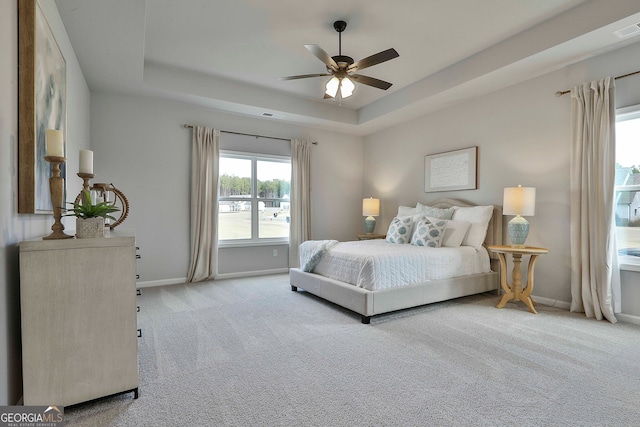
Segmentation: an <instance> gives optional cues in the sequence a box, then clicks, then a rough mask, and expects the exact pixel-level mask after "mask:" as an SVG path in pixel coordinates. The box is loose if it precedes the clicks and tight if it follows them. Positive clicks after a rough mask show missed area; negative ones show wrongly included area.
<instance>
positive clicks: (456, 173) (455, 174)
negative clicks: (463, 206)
mask: <svg viewBox="0 0 640 427" xmlns="http://www.w3.org/2000/svg"><path fill="white" fill-rule="evenodd" d="M477 175H478V147H470V148H463V149H461V150H454V151H447V152H445V153H437V154H427V155H426V156H425V157H424V191H425V193H434V192H437V191H456V190H475V189H477V188H478V186H477V177H478V176H477Z"/></svg>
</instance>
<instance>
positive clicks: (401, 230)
mask: <svg viewBox="0 0 640 427" xmlns="http://www.w3.org/2000/svg"><path fill="white" fill-rule="evenodd" d="M412 230H413V221H412V219H411V217H410V216H407V217H404V218H399V217H395V218H393V219H392V220H391V224H389V230H388V231H387V242H389V243H399V244H402V245H406V244H407V243H409V241H410V240H411V231H412Z"/></svg>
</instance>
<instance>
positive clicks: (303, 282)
mask: <svg viewBox="0 0 640 427" xmlns="http://www.w3.org/2000/svg"><path fill="white" fill-rule="evenodd" d="M498 277H499V275H498V273H497V272H493V271H492V272H490V273H482V274H473V275H469V276H463V277H456V278H453V279H443V280H432V281H429V282H425V283H419V284H416V285H411V286H403V287H399V288H391V289H381V290H378V291H369V290H367V289H363V288H359V287H357V286H354V285H350V284H347V283H344V282H339V281H337V280H333V279H330V278H327V277H324V276H320V275H319V274H314V273H306V272H303V271H302V270H300V269H298V268H292V269H291V270H290V272H289V281H290V284H291V290H292V291H297V290H298V288H301V289H304V290H305V291H306V292H309V293H311V294H314V295H316V296H319V297H320V298H323V299H325V300H327V301H330V302H332V303H334V304H337V305H339V306H342V307H344V308H346V309H349V310H351V311H354V312H356V313H358V314H360V315H361V316H362V323H364V324H369V323H370V322H371V317H372V316H375V315H378V314H383V313H389V312H392V311H397V310H402V309H405V308H411V307H418V306H421V305H425V304H431V303H434V302H440V301H445V300H450V299H453V298H459V297H463V296H467V295H475V294H479V293H483V292H489V291H497V290H498V289H499V280H498Z"/></svg>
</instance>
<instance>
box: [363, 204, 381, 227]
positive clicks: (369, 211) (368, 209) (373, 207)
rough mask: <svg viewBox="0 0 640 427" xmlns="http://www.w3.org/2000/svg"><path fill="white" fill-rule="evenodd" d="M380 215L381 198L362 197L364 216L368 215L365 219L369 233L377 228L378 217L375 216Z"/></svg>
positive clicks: (365, 225)
mask: <svg viewBox="0 0 640 427" xmlns="http://www.w3.org/2000/svg"><path fill="white" fill-rule="evenodd" d="M378 215H380V199H374V198H373V197H369V198H368V199H362V216H366V217H367V218H365V220H364V231H365V232H366V233H367V234H371V233H373V230H374V228H376V219H375V218H374V216H378Z"/></svg>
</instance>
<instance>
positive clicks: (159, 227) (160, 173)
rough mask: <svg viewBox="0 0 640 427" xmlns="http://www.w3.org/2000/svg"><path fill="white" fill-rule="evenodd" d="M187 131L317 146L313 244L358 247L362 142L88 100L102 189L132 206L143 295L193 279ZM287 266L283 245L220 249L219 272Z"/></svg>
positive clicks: (158, 105)
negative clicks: (107, 185)
mask: <svg viewBox="0 0 640 427" xmlns="http://www.w3.org/2000/svg"><path fill="white" fill-rule="evenodd" d="M184 124H194V125H203V126H211V127H215V128H218V129H221V130H226V131H233V132H242V133H250V134H258V135H264V136H270V137H276V138H288V139H289V138H302V139H306V140H309V141H318V145H317V146H314V147H313V151H312V160H311V161H312V164H311V186H312V188H311V210H312V212H311V216H312V233H313V237H314V238H316V239H329V238H331V239H339V240H353V239H354V238H355V235H356V234H357V233H360V232H361V228H362V216H361V213H362V212H361V201H360V200H361V199H362V140H363V138H362V137H357V136H351V135H345V134H339V133H333V132H327V131H322V130H318V129H313V128H309V127H300V126H294V125H288V124H283V123H281V122H274V121H269V120H265V119H258V118H256V119H252V118H247V117H240V116H235V115H230V114H223V113H219V112H215V111H211V110H207V109H202V108H196V107H192V106H188V105H185V104H181V103H176V102H170V101H162V100H151V99H146V98H141V97H134V96H126V95H119V94H107V93H92V97H91V141H92V149H93V150H94V162H95V166H94V171H95V173H96V175H97V176H96V181H98V182H112V183H113V184H114V185H115V186H116V187H117V188H119V189H121V190H122V191H123V193H124V194H125V195H126V196H127V199H128V200H129V203H130V205H131V210H130V214H129V217H128V218H127V220H126V221H125V222H123V223H122V225H121V226H120V227H122V228H123V229H132V230H134V231H135V233H136V239H137V244H138V246H140V248H141V255H142V259H140V261H139V263H138V271H139V273H140V275H141V281H142V283H141V286H147V285H149V286H152V285H159V284H168V283H180V282H183V281H184V278H185V276H186V273H187V268H188V263H189V183H190V163H191V157H190V156H191V134H192V131H191V130H190V129H184V128H183V125H184ZM238 144H241V142H238ZM238 146H239V147H240V145H238ZM227 148H229V147H227ZM273 249H278V256H277V257H274V256H273ZM287 260H288V258H287V251H286V247H282V246H275V247H274V246H257V247H250V248H243V249H238V248H233V249H221V251H220V273H223V274H235V273H243V274H246V273H250V272H252V271H253V272H255V271H265V270H278V269H282V268H287V265H288V262H287Z"/></svg>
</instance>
